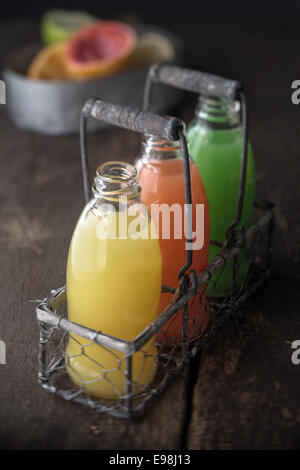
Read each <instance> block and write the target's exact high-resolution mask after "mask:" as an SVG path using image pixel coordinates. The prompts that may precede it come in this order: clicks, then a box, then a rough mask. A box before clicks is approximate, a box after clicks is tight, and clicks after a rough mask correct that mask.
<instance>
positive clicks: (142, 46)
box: [27, 15, 175, 81]
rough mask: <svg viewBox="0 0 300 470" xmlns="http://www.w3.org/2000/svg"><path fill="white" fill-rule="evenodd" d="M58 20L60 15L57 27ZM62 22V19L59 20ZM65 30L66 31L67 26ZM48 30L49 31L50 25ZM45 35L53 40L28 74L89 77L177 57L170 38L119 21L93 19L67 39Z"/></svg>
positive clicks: (74, 78) (73, 78)
mask: <svg viewBox="0 0 300 470" xmlns="http://www.w3.org/2000/svg"><path fill="white" fill-rule="evenodd" d="M46 16H47V15H46ZM54 16H55V15H54ZM57 20H58V18H56V27H57V24H58V21H57ZM60 20H62V18H60ZM43 21H44V20H43ZM62 23H63V22H62V21H60V23H59V24H62ZM70 23H72V22H71V21H70ZM43 24H44V23H43V22H42V25H43ZM77 24H78V22H77ZM52 26H53V25H52ZM73 27H74V24H73ZM70 29H71V28H69V30H68V34H69V32H70ZM44 30H45V28H44V29H43V28H42V31H44ZM63 30H64V31H65V33H66V34H67V32H66V30H65V29H64V28H63ZM47 31H48V32H49V26H48V30H47ZM50 31H51V28H50ZM52 31H53V30H52ZM54 31H56V29H54ZM44 32H45V31H44ZM44 37H45V34H44ZM46 37H47V38H48V42H50V44H48V45H47V46H45V47H43V48H42V49H41V50H40V51H39V52H38V53H37V54H36V56H35V57H34V58H33V60H32V61H31V63H30V66H29V68H28V70H27V75H28V77H29V78H32V79H39V80H60V81H64V80H71V81H82V80H89V79H93V78H101V77H107V76H110V75H113V74H116V73H118V72H120V71H121V70H124V69H128V68H135V67H140V66H148V65H151V64H152V63H154V62H161V61H167V60H172V59H174V57H175V48H174V45H173V44H172V42H171V41H170V40H169V39H168V38H166V37H164V36H162V35H160V34H147V33H146V34H142V35H141V36H138V34H137V33H136V31H135V30H134V29H133V28H131V27H130V26H128V25H127V24H125V23H121V22H118V21H97V22H94V21H92V24H88V25H87V26H84V27H82V28H79V29H78V30H77V31H75V32H74V33H73V34H71V35H69V36H68V39H66V40H60V39H61V38H62V37H63V35H62V34H61V35H55V34H52V35H51V34H50V35H49V34H48V35H46ZM49 38H50V39H51V40H49ZM59 38H60V39H59Z"/></svg>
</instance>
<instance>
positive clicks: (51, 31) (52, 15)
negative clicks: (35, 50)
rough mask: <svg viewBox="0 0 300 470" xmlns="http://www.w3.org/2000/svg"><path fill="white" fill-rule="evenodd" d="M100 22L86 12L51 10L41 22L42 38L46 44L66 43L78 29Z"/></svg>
mask: <svg viewBox="0 0 300 470" xmlns="http://www.w3.org/2000/svg"><path fill="white" fill-rule="evenodd" d="M96 21H99V20H98V18H96V17H94V16H92V15H90V14H89V13H86V12H85V11H68V10H50V11H48V12H46V13H45V14H44V15H43V17H42V20H41V28H40V29H41V37H42V40H43V42H44V43H45V44H54V43H56V42H61V41H65V40H66V39H68V38H69V37H70V36H72V34H73V33H74V32H75V31H77V30H78V29H80V28H82V27H83V26H87V25H88V24H91V23H95V22H96Z"/></svg>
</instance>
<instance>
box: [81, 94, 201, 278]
mask: <svg viewBox="0 0 300 470" xmlns="http://www.w3.org/2000/svg"><path fill="white" fill-rule="evenodd" d="M89 117H93V118H94V119H97V120H99V121H104V122H107V123H109V124H113V125H115V126H118V127H122V128H124V129H129V130H132V131H135V132H140V133H142V134H149V135H155V136H158V137H162V138H165V139H168V140H173V141H176V140H180V144H181V149H182V157H183V169H184V188H185V203H186V204H185V238H186V262H185V265H184V266H183V267H182V268H181V269H180V271H179V274H178V277H179V279H181V278H182V277H183V275H184V274H185V272H186V271H187V270H188V269H189V268H190V266H191V265H192V260H193V251H192V249H190V248H188V247H189V246H190V245H191V243H192V207H191V204H192V195H191V177H190V160H189V154H188V148H187V141H186V138H185V134H184V123H183V121H182V120H181V119H178V118H174V117H162V116H159V115H157V114H154V113H150V112H148V111H143V110H142V109H140V108H133V107H131V106H126V105H120V104H112V103H107V102H105V101H102V100H100V99H99V98H91V99H88V100H87V101H86V103H85V104H84V106H83V108H82V110H81V115H80V149H81V165H82V175H83V188H84V196H85V202H86V203H88V201H89V200H90V184H89V170H88V151H87V129H86V122H87V119H88V118H89Z"/></svg>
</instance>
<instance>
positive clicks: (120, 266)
mask: <svg viewBox="0 0 300 470" xmlns="http://www.w3.org/2000/svg"><path fill="white" fill-rule="evenodd" d="M121 215H122V217H123V219H122V220H123V222H124V217H125V218H126V217H127V224H128V227H129V226H130V223H131V222H132V219H133V217H132V216H129V215H125V216H124V214H123V213H121V212H120V213H119V212H115V213H110V214H106V215H105V216H104V219H105V218H106V223H107V227H108V236H107V237H106V238H103V237H101V236H99V233H100V232H99V226H100V225H99V223H101V221H102V222H103V220H104V219H103V216H102V217H99V215H97V214H96V213H95V212H94V210H93V209H91V207H89V206H87V207H86V209H85V210H84V211H83V213H82V215H81V217H80V219H79V221H78V223H77V226H76V228H75V231H74V234H73V237H72V241H71V245H70V250H69V256H68V263H67V301H68V318H69V320H71V321H73V322H76V323H79V324H81V325H84V326H87V327H89V328H92V329H95V330H97V331H101V332H103V333H106V334H109V335H111V336H115V337H118V338H121V339H124V340H128V341H131V340H133V339H134V338H135V337H136V336H137V335H138V334H139V333H140V332H141V331H142V330H143V329H144V328H145V327H146V326H147V324H148V323H149V322H151V321H152V320H154V319H155V317H156V314H157V308H158V302H159V298H160V290H161V255H160V249H159V243H158V240H157V239H153V238H152V239H151V236H150V235H151V230H152V231H153V227H152V224H151V222H149V220H148V219H145V220H146V223H145V224H144V226H143V228H141V230H140V235H141V237H140V238H137V239H132V238H129V237H127V238H126V237H124V238H120V237H119V232H118V229H119V225H120V217H121ZM114 223H115V226H116V238H113V237H112V233H110V231H111V228H112V227H113V225H114ZM152 233H153V232H152ZM125 235H127V236H128V231H127V233H126V234H125ZM143 237H144V238H143ZM83 346H84V348H83ZM66 366H67V371H68V373H69V375H70V377H71V378H72V380H73V382H75V384H76V385H77V386H79V387H83V388H84V389H85V390H86V391H87V392H89V393H90V394H91V395H94V396H98V397H102V398H117V397H118V396H120V395H123V394H124V393H125V384H126V379H125V374H124V372H125V355H124V354H123V353H120V352H118V351H116V350H113V349H110V348H104V347H103V346H100V345H97V344H94V343H90V342H89V341H88V340H86V339H85V338H82V337H78V336H76V335H70V338H69V341H68V345H67V348H66ZM156 367H157V349H156V346H155V344H154V340H153V339H152V340H150V342H148V343H147V344H146V345H144V347H143V348H142V350H140V351H138V352H136V353H134V354H133V356H132V381H133V384H132V392H133V393H139V392H142V391H143V390H144V389H145V386H146V385H148V384H149V383H150V382H151V380H152V379H153V377H154V374H155V371H156Z"/></svg>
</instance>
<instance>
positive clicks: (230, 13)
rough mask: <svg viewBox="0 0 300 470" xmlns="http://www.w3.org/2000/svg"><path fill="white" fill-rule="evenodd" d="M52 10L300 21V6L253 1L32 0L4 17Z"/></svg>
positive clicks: (6, 9)
mask: <svg viewBox="0 0 300 470" xmlns="http://www.w3.org/2000/svg"><path fill="white" fill-rule="evenodd" d="M49 8H66V9H73V10H74V9H84V10H87V11H89V12H90V13H93V14H95V15H98V16H99V17H104V18H105V17H114V16H115V15H117V16H118V15H120V14H122V13H125V12H126V14H128V13H130V12H131V13H133V14H134V15H137V16H138V17H139V18H140V19H142V20H144V21H145V20H148V21H155V22H156V24H159V23H160V22H161V21H165V20H168V19H170V20H174V19H182V18H193V19H195V17H196V16H198V17H199V20H205V19H224V20H225V19H241V20H243V21H251V20H256V21H257V20H258V19H263V20H269V21H279V20H280V21H283V20H285V21H286V20H291V19H293V20H297V18H298V19H299V18H300V2H299V1H296V0H295V1H293V0H289V1H285V2H262V1H259V0H252V1H251V2H247V3H246V2H245V1H242V0H228V1H224V0H223V1H222V0H215V1H210V2H208V1H203V0H198V1H195V0H193V1H192V0H187V1H184V2H180V1H178V0H174V1H172V0H151V1H147V0H146V1H145V0H131V1H124V0H115V1H109V2H106V1H95V0H85V1H84V2H83V1H79V0H64V1H61V0H48V1H43V2H41V1H39V0H31V1H29V2H17V3H16V2H9V1H6V2H2V4H1V17H2V19H3V18H8V17H20V16H39V15H40V14H41V13H43V12H44V11H45V10H47V9H49Z"/></svg>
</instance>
